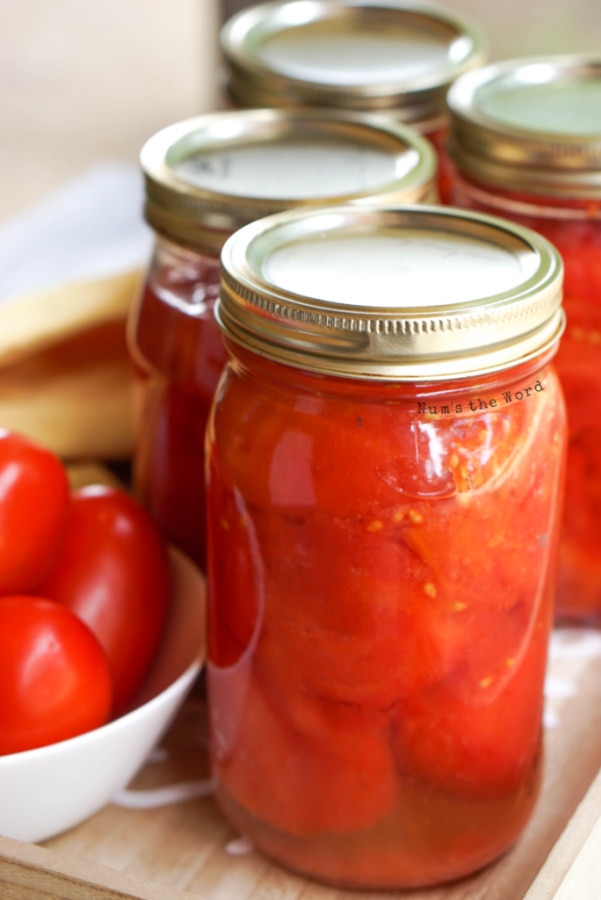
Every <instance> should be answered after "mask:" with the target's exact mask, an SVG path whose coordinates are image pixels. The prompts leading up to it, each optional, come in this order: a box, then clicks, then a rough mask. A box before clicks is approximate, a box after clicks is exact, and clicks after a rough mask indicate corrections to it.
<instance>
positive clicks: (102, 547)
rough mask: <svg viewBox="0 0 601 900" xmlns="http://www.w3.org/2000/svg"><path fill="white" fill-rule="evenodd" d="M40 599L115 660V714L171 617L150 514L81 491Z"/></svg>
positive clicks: (163, 552)
mask: <svg viewBox="0 0 601 900" xmlns="http://www.w3.org/2000/svg"><path fill="white" fill-rule="evenodd" d="M40 592H41V593H43V594H45V595H46V596H48V597H52V599H54V600H58V601H59V602H61V603H63V604H64V605H65V606H67V607H68V608H69V609H70V610H72V611H73V612H75V613H76V614H77V615H78V616H79V617H80V618H81V619H83V621H84V622H86V624H87V625H89V627H90V628H91V629H92V631H93V632H94V634H95V635H96V637H97V638H98V640H99V641H100V643H101V645H102V647H103V648H104V650H105V653H106V655H107V657H108V660H109V664H110V667H111V671H112V674H113V681H114V691H115V697H114V710H113V711H114V712H116V713H121V712H123V711H124V710H125V709H126V707H127V706H128V704H129V703H130V702H131V700H132V699H133V696H134V694H135V692H136V690H137V689H138V687H139V686H140V683H141V682H142V680H143V678H144V676H145V674H146V672H147V670H148V667H149V665H150V663H151V662H152V659H153V656H154V654H155V651H156V649H157V646H158V643H159V640H160V637H161V634H162V631H163V626H164V624H165V619H166V615H167V607H168V596H169V560H168V555H167V548H166V545H165V543H164V542H163V539H162V538H161V536H160V535H159V532H158V530H157V528H156V527H155V525H154V522H153V521H152V519H151V518H150V516H149V515H148V513H147V512H146V511H145V510H144V509H143V508H142V507H141V506H140V505H139V504H138V503H137V502H136V501H135V500H134V499H133V498H132V497H130V496H129V494H127V493H125V492H124V491H121V490H118V489H116V488H112V487H106V486H101V485H93V486H88V487H85V488H81V489H80V490H77V491H74V492H73V494H72V498H71V515H70V519H69V524H68V528H67V532H66V535H65V540H64V542H63V545H62V548H61V551H60V554H59V557H58V559H57V561H56V564H55V565H54V567H53V568H52V570H51V571H50V573H49V574H48V577H47V578H46V579H45V580H44V582H43V584H42V586H41V588H40Z"/></svg>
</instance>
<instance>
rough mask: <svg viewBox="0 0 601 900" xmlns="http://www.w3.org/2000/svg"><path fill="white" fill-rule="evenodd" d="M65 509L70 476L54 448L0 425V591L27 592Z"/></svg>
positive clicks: (46, 564)
mask: <svg viewBox="0 0 601 900" xmlns="http://www.w3.org/2000/svg"><path fill="white" fill-rule="evenodd" d="M68 515H69V482H68V480H67V475H66V473H65V470H64V468H63V466H62V463H61V461H60V460H59V459H58V457H56V456H55V455H54V454H53V453H51V452H50V451H49V450H46V449H45V448H43V447H41V446H38V445H37V444H35V443H34V442H32V441H30V440H28V439H27V438H25V437H23V436H22V435H19V434H16V433H14V432H10V431H5V430H4V431H0V548H1V552H0V595H1V594H15V593H30V592H33V591H35V590H36V588H37V587H38V585H39V584H40V582H41V581H42V579H43V578H44V577H45V575H46V574H47V572H48V571H49V569H50V567H51V565H52V563H53V561H54V558H55V556H56V554H57V552H58V549H59V545H60V543H61V540H62V538H63V534H64V531H65V528H66V524H67V518H68Z"/></svg>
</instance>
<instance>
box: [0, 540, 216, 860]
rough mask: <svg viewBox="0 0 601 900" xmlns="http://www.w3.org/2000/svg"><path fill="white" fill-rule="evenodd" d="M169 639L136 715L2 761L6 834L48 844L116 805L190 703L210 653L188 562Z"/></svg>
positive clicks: (176, 574)
mask: <svg viewBox="0 0 601 900" xmlns="http://www.w3.org/2000/svg"><path fill="white" fill-rule="evenodd" d="M170 557H171V569H172V575H173V590H172V598H171V608H170V615H169V620H168V623H167V628H166V632H165V636H164V638H163V640H162V642H161V646H160V649H159V653H158V655H157V657H156V660H155V662H154V664H153V668H152V671H151V672H150V673H149V675H148V677H147V678H146V680H145V683H144V685H143V686H142V689H141V691H140V694H139V696H138V699H137V703H136V706H135V707H134V709H132V711H131V712H129V713H126V714H125V715H123V716H121V717H120V718H118V719H114V720H113V721H112V722H109V723H108V724H106V725H103V726H102V727H101V728H96V729H94V730H93V731H89V732H87V733H86V734H82V735H79V736H78V737H75V738H71V739H70V740H67V741H60V742H59V743H57V744H51V745H49V746H48V747H40V748H37V749H35V750H27V751H25V752H23V753H12V754H10V755H8V756H0V834H2V835H4V836H5V837H12V838H16V839H18V840H22V841H31V842H36V841H43V840H47V839H48V838H50V837H53V836H54V835H57V834H59V833H60V832H62V831H66V830H67V829H68V828H71V827H73V826H74V825H77V824H78V823H79V822H82V821H83V820H84V819H87V818H88V817H89V816H91V815H92V814H93V813H95V812H97V811H98V810H99V809H101V808H102V807H103V806H105V805H106V804H107V803H109V802H110V800H111V798H112V797H113V796H114V795H115V794H116V793H117V792H118V791H119V790H121V789H122V788H124V787H125V786H126V785H127V784H128V783H129V781H130V780H131V779H132V778H133V776H134V775H135V773H136V772H137V771H138V769H139V768H140V767H141V766H142V765H143V763H144V762H145V760H146V758H147V756H148V754H149V753H150V751H151V750H152V748H153V747H154V746H155V745H156V744H157V742H158V741H159V740H160V738H161V737H162V736H163V734H164V733H165V731H166V730H167V729H168V727H169V725H170V724H171V722H172V721H173V718H174V716H175V714H176V713H177V711H178V709H179V708H180V706H181V705H182V703H183V702H184V700H185V698H186V695H187V694H188V691H189V690H190V688H191V686H192V683H193V682H194V680H195V678H196V676H197V675H198V674H199V672H200V669H201V667H202V664H203V660H204V652H205V584H204V579H203V577H202V575H201V574H200V573H199V572H198V570H197V569H196V568H195V567H194V566H193V565H192V563H191V562H190V561H189V560H188V559H186V558H185V557H184V556H183V555H182V554H180V553H178V552H177V551H175V550H171V551H170Z"/></svg>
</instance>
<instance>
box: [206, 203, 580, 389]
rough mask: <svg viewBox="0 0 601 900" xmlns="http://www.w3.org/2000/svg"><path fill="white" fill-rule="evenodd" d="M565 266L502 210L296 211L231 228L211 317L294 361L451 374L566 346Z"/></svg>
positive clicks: (505, 364) (266, 351)
mask: <svg viewBox="0 0 601 900" xmlns="http://www.w3.org/2000/svg"><path fill="white" fill-rule="evenodd" d="M311 266H313V267H314V269H313V272H311V271H310V267H311ZM376 270H377V271H376ZM562 276H563V266H562V261H561V257H560V256H559V253H558V252H557V250H556V249H555V248H554V247H553V246H552V245H551V243H550V242H549V241H547V240H546V239H545V238H543V237H542V236H541V235H538V234H537V233H535V232H533V231H531V230H530V229H527V228H523V227H522V226H518V225H515V224H514V223H510V222H508V221H506V220H504V219H499V218H497V217H494V216H489V215H484V214H481V213H473V212H467V211H465V210H460V209H454V208H452V207H438V206H420V207H413V206H397V205H394V206H390V205H389V206H384V207H382V206H380V207H377V208H376V207H374V208H372V209H366V208H356V207H350V206H345V207H338V208H322V209H314V210H311V211H290V212H287V213H282V214H279V215H277V216H270V217H267V218H265V219H262V220H259V221H258V222H255V223H253V224H251V225H249V226H246V227H245V228H243V229H241V230H239V231H238V232H237V233H236V234H234V235H233V236H232V237H231V238H229V239H228V241H227V242H226V244H225V246H224V248H223V252H222V255H221V291H220V297H219V299H218V301H217V305H216V316H217V320H218V322H219V323H220V325H221V327H222V329H223V330H224V332H225V334H226V335H227V336H228V337H229V338H231V339H232V340H234V341H236V342H238V343H240V344H241V345H243V346H246V347H247V348H248V349H251V350H254V351H255V352H257V353H260V354H262V355H264V356H266V357H269V358H271V359H274V360H276V361H279V362H284V363H287V364H289V365H293V366H298V367H301V368H306V369H309V370H311V371H315V372H321V373H324V374H325V373H329V374H332V375H340V376H343V377H356V378H368V379H389V380H414V379H415V378H429V379H432V380H440V381H442V380H447V379H455V378H461V377H467V376H468V375H473V374H484V373H486V372H492V371H497V370H501V369H504V368H509V367H511V366H513V365H516V364H518V363H520V362H524V361H526V359H528V358H531V357H533V356H536V355H538V354H541V353H543V352H546V351H547V350H548V348H549V347H550V346H552V345H554V344H555V343H557V341H558V340H559V337H560V335H561V333H562V331H563V327H564V315H563V310H562V305H561V301H562ZM372 279H373V284H372ZM491 280H492V281H494V282H495V283H496V290H495V291H494V292H492V293H491V292H490V283H491Z"/></svg>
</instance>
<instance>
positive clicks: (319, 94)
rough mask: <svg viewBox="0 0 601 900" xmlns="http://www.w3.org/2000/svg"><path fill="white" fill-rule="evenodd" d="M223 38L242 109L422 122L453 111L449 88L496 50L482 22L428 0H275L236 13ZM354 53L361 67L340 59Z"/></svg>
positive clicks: (232, 89)
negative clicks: (318, 109)
mask: <svg viewBox="0 0 601 900" xmlns="http://www.w3.org/2000/svg"><path fill="white" fill-rule="evenodd" d="M219 39H220V46H221V50H222V53H223V55H224V57H225V60H226V63H227V65H228V73H227V89H228V92H229V94H230V96H231V97H232V98H233V100H234V102H236V103H237V104H239V105H241V106H245V107H249V106H273V107H291V106H299V105H302V106H326V107H330V108H339V109H340V108H346V109H354V110H358V111H377V110H387V111H390V110H394V111H395V113H396V114H397V115H398V117H399V120H402V121H403V122H406V123H408V124H412V125H420V124H421V125H422V126H423V125H424V124H425V123H429V122H432V121H433V120H438V119H440V117H445V115H446V104H445V95H446V92H447V90H448V88H449V86H450V85H451V84H452V82H453V81H454V80H455V79H456V78H457V76H458V75H460V74H461V73H462V72H465V71H467V70H469V69H471V68H473V67H474V66H477V65H480V64H482V62H483V61H484V59H485V56H486V54H487V40H486V38H485V35H484V33H483V32H482V30H481V29H480V26H479V25H478V24H477V23H475V22H474V21H472V20H471V18H470V17H469V16H464V15H459V14H458V13H456V12H454V11H451V10H448V9H446V8H444V7H442V6H441V5H439V4H437V3H430V2H427V0H426V2H419V3H418V2H410V0H405V2H403V0H394V2H393V3H391V2H390V0H337V2H336V3H332V2H328V0H313V2H312V3H311V4H307V3H303V2H302V0H268V2H263V3H258V4H253V5H251V6H250V7H247V8H245V9H243V10H240V11H239V12H238V13H236V14H234V15H233V16H232V17H231V18H230V19H228V20H227V21H226V22H225V24H224V25H223V26H222V28H221V31H220V35H219ZM332 40H336V41H338V42H339V43H340V53H338V54H332V52H331V46H332ZM386 42H387V43H388V44H389V45H390V48H389V51H387V50H386ZM412 48H414V49H413V52H411V51H412ZM415 48H417V49H415ZM322 49H323V52H322ZM418 51H419V52H418ZM350 52H352V53H353V65H352V67H346V66H345V65H344V61H343V62H341V63H340V64H338V62H337V59H338V58H339V59H341V60H343V57H344V56H345V55H346V54H348V53H350ZM387 53H388V55H389V56H390V59H389V60H387V59H386V56H387ZM418 63H419V64H418Z"/></svg>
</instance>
